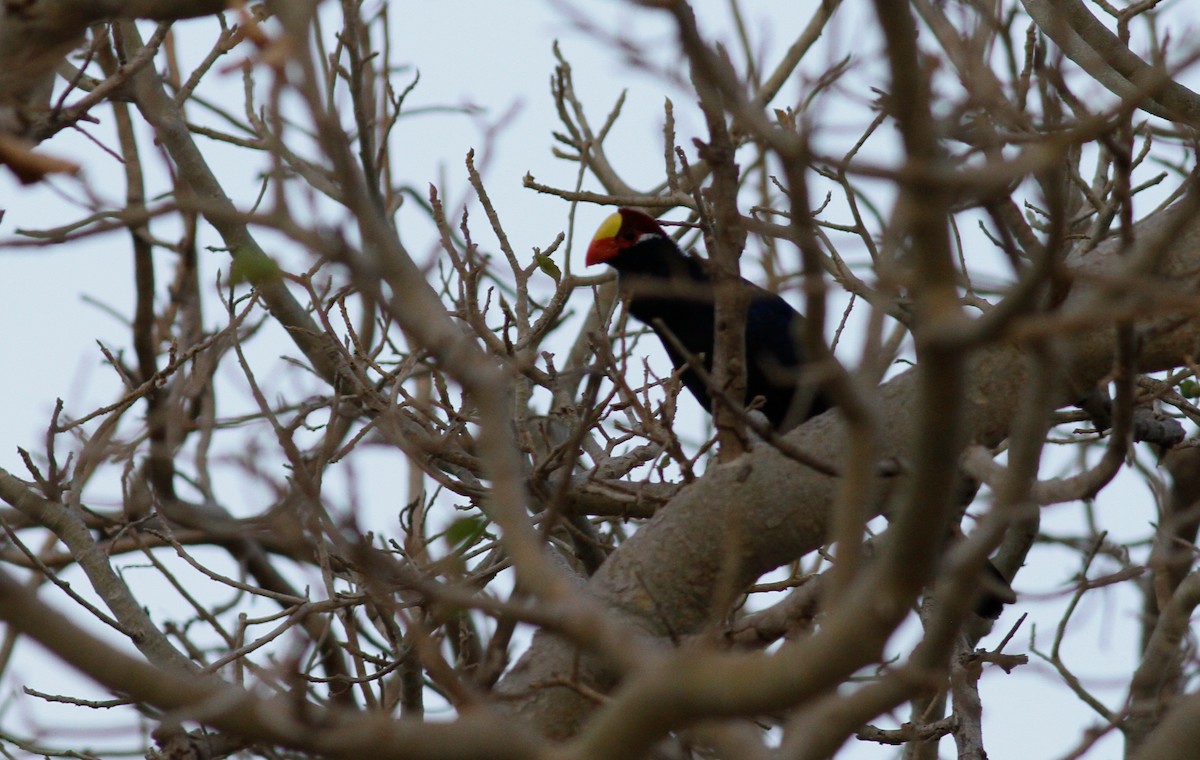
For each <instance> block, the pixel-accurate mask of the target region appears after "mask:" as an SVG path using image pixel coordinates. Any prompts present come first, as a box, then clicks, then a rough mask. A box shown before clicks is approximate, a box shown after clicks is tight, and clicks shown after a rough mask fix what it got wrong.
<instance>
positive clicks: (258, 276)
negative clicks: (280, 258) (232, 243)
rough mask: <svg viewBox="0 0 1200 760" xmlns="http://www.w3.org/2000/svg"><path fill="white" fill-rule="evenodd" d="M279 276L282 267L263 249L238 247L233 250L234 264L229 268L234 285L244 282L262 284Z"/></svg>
mask: <svg viewBox="0 0 1200 760" xmlns="http://www.w3.org/2000/svg"><path fill="white" fill-rule="evenodd" d="M279 276H280V269H279V265H278V264H276V263H275V259H273V258H271V257H270V256H268V255H267V254H265V253H263V252H262V251H259V250H256V249H253V248H238V249H237V250H235V251H234V252H233V266H232V267H231V268H230V270H229V279H230V281H231V282H232V283H233V284H234V285H240V284H241V283H243V282H248V283H250V284H251V285H262V284H264V283H267V282H272V281H275V280H278V279H279Z"/></svg>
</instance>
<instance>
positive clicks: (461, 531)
mask: <svg viewBox="0 0 1200 760" xmlns="http://www.w3.org/2000/svg"><path fill="white" fill-rule="evenodd" d="M485 528H487V521H486V520H484V519H483V517H482V516H481V515H469V516H467V517H460V518H458V519H457V520H455V521H454V522H452V523H450V527H449V528H447V529H446V533H445V534H444V535H445V536H446V541H447V542H449V544H450V545H451V546H453V547H454V548H455V549H458V550H460V551H461V550H463V549H469V548H470V547H471V546H473V545H474V544H475V543H476V542H477V541H479V539H480V537H481V536H483V531H484V529H485Z"/></svg>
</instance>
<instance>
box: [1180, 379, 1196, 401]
mask: <svg viewBox="0 0 1200 760" xmlns="http://www.w3.org/2000/svg"><path fill="white" fill-rule="evenodd" d="M1179 395H1181V396H1183V397H1184V398H1196V397H1197V396H1200V384H1198V383H1197V382H1196V381H1195V380H1184V381H1183V382H1182V383H1180V384H1179Z"/></svg>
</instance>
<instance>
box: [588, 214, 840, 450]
mask: <svg viewBox="0 0 1200 760" xmlns="http://www.w3.org/2000/svg"><path fill="white" fill-rule="evenodd" d="M587 263H588V265H589V266H590V265H592V264H608V265H609V266H611V267H612V268H613V269H616V270H617V272H618V274H619V283H620V289H621V292H622V296H623V297H624V298H625V299H626V301H627V303H628V307H629V313H630V314H632V315H633V316H634V317H636V318H637V319H638V320H640V321H642V322H644V323H645V324H647V325H649V327H650V328H651V329H652V330H654V332H655V333H657V334H658V337H659V339H660V340H662V343H663V346H664V347H665V348H666V350H667V355H668V356H669V357H670V358H671V362H672V364H674V365H675V368H676V369H677V370H682V371H681V372H680V379H681V380H682V381H683V385H684V387H685V388H687V389H688V390H689V391H691V393H692V395H693V396H695V397H696V400H697V401H699V402H700V406H702V407H704V409H705V410H706V411H708V412H709V413H712V398H711V396H710V394H709V387H708V385H707V384H706V383H705V382H704V380H703V379H701V377H700V376H699V375H698V374H697V373H696V372H695V371H693V370H692V369H691V368H690V367H688V364H687V356H686V354H690V355H692V356H695V357H703V366H704V369H705V370H706V371H708V372H709V373H710V374H711V373H712V360H713V334H714V322H715V307H714V299H715V294H714V291H713V280H712V278H711V276H710V275H709V274H708V272H707V271H705V268H704V264H703V263H702V262H701V261H700V260H699V259H698V258H696V257H695V256H691V255H688V254H686V253H684V252H683V251H682V250H680V248H679V246H677V245H676V244H675V241H673V240H672V239H671V238H670V237H669V236H668V235H667V233H666V232H664V231H663V228H662V227H661V226H659V224H658V222H656V221H655V220H654V219H653V218H652V217H650V216H648V215H646V214H643V213H642V212H640V211H634V210H633V209H628V208H623V209H621V210H620V211H618V212H617V213H615V214H613V215H612V216H610V217H609V218H608V219H606V220H605V221H604V223H603V224H601V225H600V229H599V230H598V231H597V232H596V237H595V238H594V239H593V240H592V243H591V245H590V246H589V247H588V253H587ZM741 286H742V287H743V288H745V290H746V291H747V294H748V297H749V302H750V303H749V306H748V307H747V310H746V398H745V402H746V404H747V405H749V404H750V403H751V402H753V401H754V400H755V399H756V398H761V402H760V403H761V406H760V407H759V409H760V411H761V412H762V413H763V415H764V416H766V418H767V421H768V422H770V424H771V427H772V428H774V429H775V430H777V431H779V432H784V431H787V430H790V429H791V428H793V427H795V426H797V425H799V424H800V423H801V422H804V421H805V420H807V419H808V418H809V417H812V416H813V415H816V414H820V413H821V412H823V411H825V410H826V409H828V408H829V407H830V406H831V404H830V402H829V400H828V399H827V398H825V397H824V396H823V395H821V394H819V393H814V391H813V389H812V387H811V386H810V385H806V384H802V383H801V382H800V372H801V369H802V368H803V366H804V354H803V352H802V351H801V350H800V346H799V345H798V344H797V341H799V339H800V335H801V331H802V330H803V325H804V317H802V316H800V314H799V313H798V312H797V311H796V310H795V309H793V308H792V307H791V306H790V305H789V304H788V302H787V301H785V300H783V299H782V298H780V297H779V296H778V295H776V294H774V293H771V292H769V291H767V290H764V289H762V288H760V287H758V286H757V285H755V284H753V283H751V282H748V281H747V280H744V279H743V280H742V281H741ZM672 338H673V339H674V340H672ZM676 342H678V344H679V345H681V346H682V347H683V348H684V349H686V354H684V353H681V352H680V351H679V350H677V349H676Z"/></svg>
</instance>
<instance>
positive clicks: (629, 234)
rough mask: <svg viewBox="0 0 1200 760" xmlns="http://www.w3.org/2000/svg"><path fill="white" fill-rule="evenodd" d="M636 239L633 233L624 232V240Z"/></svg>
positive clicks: (622, 237)
mask: <svg viewBox="0 0 1200 760" xmlns="http://www.w3.org/2000/svg"><path fill="white" fill-rule="evenodd" d="M635 237H636V236H635V235H634V234H633V233H632V232H622V233H621V239H622V240H633V239H634V238H635Z"/></svg>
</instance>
